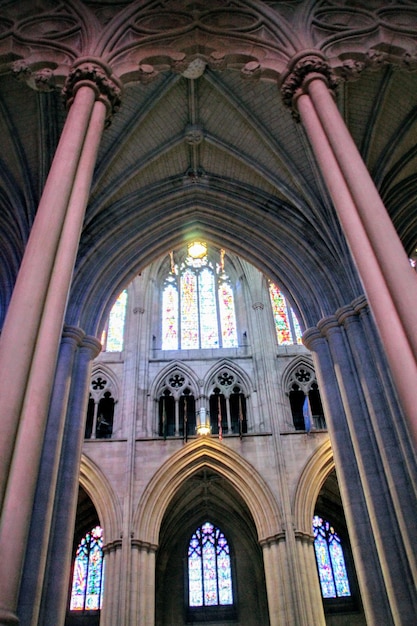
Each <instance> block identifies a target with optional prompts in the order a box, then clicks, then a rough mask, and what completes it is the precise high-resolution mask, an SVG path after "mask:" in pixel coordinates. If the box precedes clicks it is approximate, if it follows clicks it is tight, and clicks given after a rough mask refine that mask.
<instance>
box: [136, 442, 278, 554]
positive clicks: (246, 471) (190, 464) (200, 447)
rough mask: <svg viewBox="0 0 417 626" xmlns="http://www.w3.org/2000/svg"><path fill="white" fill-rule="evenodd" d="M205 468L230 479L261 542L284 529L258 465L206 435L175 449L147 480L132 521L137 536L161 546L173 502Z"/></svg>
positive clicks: (274, 501)
mask: <svg viewBox="0 0 417 626" xmlns="http://www.w3.org/2000/svg"><path fill="white" fill-rule="evenodd" d="M205 467H207V468H209V469H211V470H212V471H215V472H216V473H218V474H219V475H220V476H222V477H223V478H225V479H226V480H228V481H229V482H230V483H231V485H232V486H233V487H234V489H235V490H236V492H237V493H238V494H239V495H240V496H241V497H242V498H243V500H244V502H245V503H246V504H247V506H248V509H249V511H250V513H251V515H252V517H253V520H254V523H255V527H256V530H257V534H258V540H259V541H265V540H268V539H271V538H273V537H275V536H277V535H278V534H279V533H281V532H282V521H281V512H280V510H279V507H278V504H277V502H276V500H275V498H274V496H273V494H272V492H271V490H270V489H269V487H268V485H267V484H266V483H265V481H264V480H263V479H262V478H261V477H260V475H259V474H258V472H257V471H256V470H255V468H254V467H253V466H252V465H250V464H249V463H248V462H247V461H245V460H244V459H243V458H242V457H240V456H239V455H238V454H237V453H236V452H234V451H233V450H231V449H229V448H227V447H226V446H225V445H223V444H221V443H219V442H218V441H217V440H214V439H210V438H203V439H196V440H195V441H193V442H190V443H189V444H187V445H186V446H184V447H183V448H182V449H181V450H180V451H178V452H176V453H175V454H174V455H173V456H172V457H171V458H170V459H169V460H168V461H167V462H166V463H164V465H163V466H162V467H161V468H160V469H159V470H158V471H157V472H156V473H155V475H154V476H153V478H152V479H151V480H150V482H149V483H148V485H147V487H146V489H145V492H144V494H143V496H142V498H141V500H140V502H139V505H138V508H137V510H136V513H135V516H134V521H133V528H134V531H135V535H136V536H137V538H138V539H139V540H140V541H142V542H144V543H145V544H149V545H154V546H157V545H158V541H159V530H160V527H161V522H162V519H163V516H164V513H165V511H166V509H167V507H168V505H169V503H170V501H171V500H172V498H173V497H174V495H175V493H176V492H177V491H178V489H179V488H180V486H181V485H182V484H183V482H184V480H186V479H187V478H189V477H190V476H192V475H193V474H195V473H196V472H198V471H199V470H201V469H203V468H205Z"/></svg>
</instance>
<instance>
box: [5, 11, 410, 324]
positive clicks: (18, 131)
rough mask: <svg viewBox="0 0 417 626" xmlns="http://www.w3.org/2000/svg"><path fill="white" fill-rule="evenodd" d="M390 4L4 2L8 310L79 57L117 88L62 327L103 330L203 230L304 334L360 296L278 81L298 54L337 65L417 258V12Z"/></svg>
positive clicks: (355, 131) (374, 167)
mask: <svg viewBox="0 0 417 626" xmlns="http://www.w3.org/2000/svg"><path fill="white" fill-rule="evenodd" d="M364 4H366V8H364V7H363V6H362V5H364ZM386 4H387V6H385V3H384V2H380V1H378V0H374V1H371V0H370V1H369V2H367V3H361V2H357V3H351V2H349V3H346V2H343V1H342V0H334V1H333V2H331V1H329V2H312V1H308V0H288V1H286V2H255V1H253V0H246V1H245V2H240V1H237V0H236V1H234V2H232V1H230V2H229V1H226V0H217V1H214V2H211V3H210V8H207V5H206V3H203V2H193V3H191V2H180V1H174V2H169V3H167V2H163V1H158V2H157V1H156V0H153V1H141V2H123V1H119V2H116V3H115V2H106V1H104V0H102V1H97V2H95V1H93V0H91V1H89V2H81V0H70V1H68V2H51V1H49V0H43V1H41V2H37V3H35V4H34V3H32V2H29V0H23V1H22V2H19V3H15V2H9V1H7V0H6V1H5V0H3V1H1V2H0V7H1V11H0V12H1V16H2V17H1V18H0V71H1V74H0V137H1V148H0V309H1V317H3V316H4V312H5V309H6V308H7V304H8V301H9V299H10V295H11V291H12V288H13V284H14V281H15V278H16V274H17V271H18V268H19V264H20V262H21V259H22V255H23V253H24V248H25V245H26V242H27V238H28V235H29V232H30V228H31V225H32V223H33V219H34V216H35V214H36V207H37V205H38V202H39V198H40V195H41V192H42V188H43V185H44V182H45V179H46V176H47V173H48V169H49V166H50V163H51V160H52V158H53V154H54V149H55V147H56V145H57V141H58V139H59V136H60V132H61V130H62V127H63V124H64V121H65V116H66V111H65V106H64V104H63V99H62V96H61V93H60V92H61V88H62V86H63V84H64V81H65V78H66V76H67V75H68V73H69V71H70V69H71V66H72V64H73V63H74V61H76V60H77V59H78V58H80V57H85V56H88V57H94V58H100V59H102V60H103V61H105V62H106V63H107V64H108V65H110V67H111V68H112V70H113V73H114V75H115V77H117V79H119V80H120V83H121V85H122V93H121V107H120V109H119V110H118V111H117V112H116V113H115V115H114V116H113V119H112V123H111V125H110V126H109V128H107V129H106V130H105V133H104V136H103V139H102V142H101V147H100V151H99V155H98V161H97V166H96V170H95V174H94V180H93V184H92V190H91V197H90V201H89V203H88V207H87V211H86V217H85V223H84V228H83V232H82V235H81V242H80V249H79V254H78V258H77V263H76V268H75V273H74V282H73V287H72V292H71V296H70V300H69V307H68V312H67V321H68V322H69V323H73V324H74V323H80V324H81V325H82V327H83V328H85V330H87V332H96V329H97V325H99V324H100V323H101V322H102V320H103V317H104V316H105V314H106V311H108V309H109V307H110V305H111V301H112V298H113V297H114V296H115V295H116V294H117V292H118V291H120V289H121V288H122V287H123V286H124V285H125V284H126V283H127V282H128V281H129V280H130V279H131V278H133V276H134V275H135V274H136V273H137V272H138V271H140V270H141V269H142V268H143V267H144V266H145V265H147V264H148V263H150V262H151V261H153V260H155V259H156V258H158V257H159V256H161V255H162V254H166V253H167V251H169V250H170V249H172V248H175V247H176V246H180V245H181V244H183V242H184V241H185V240H187V239H189V238H191V237H193V236H195V235H203V236H204V237H205V238H206V239H207V241H209V242H212V243H214V244H217V245H221V246H223V247H224V248H226V249H228V250H230V251H232V252H234V253H236V254H238V255H241V256H242V257H244V258H245V259H247V260H248V261H250V262H252V263H253V264H255V265H256V266H257V267H258V268H259V269H261V270H262V271H264V272H265V273H266V274H267V275H268V276H270V277H271V278H272V279H274V280H276V281H277V282H279V283H280V284H281V286H282V287H283V289H284V291H285V292H286V293H287V295H289V297H290V299H291V301H292V303H293V304H294V306H295V308H296V310H297V311H298V313H299V314H300V318H301V320H302V323H303V325H304V326H305V327H308V326H309V325H312V324H314V323H315V322H316V321H317V320H318V319H319V318H320V317H322V316H323V315H327V314H331V313H333V312H334V311H335V309H337V308H338V307H340V306H342V305H344V304H347V303H349V302H350V301H351V300H352V299H354V298H355V297H357V296H358V295H359V294H361V292H362V287H361V284H360V281H359V279H358V276H357V273H356V270H355V267H354V265H353V263H352V261H351V258H350V254H349V251H348V248H347V245H346V243H345V240H344V237H343V234H342V232H341V228H340V226H339V224H338V221H337V218H336V215H335V212H334V209H333V207H332V203H331V201H330V199H329V197H328V195H327V193H326V191H325V188H324V185H323V183H322V180H321V177H320V175H319V173H318V168H317V165H316V163H315V160H314V157H313V155H312V152H311V150H310V148H309V145H308V141H307V138H306V136H305V133H304V131H303V128H302V126H301V124H300V123H299V122H298V121H297V120H296V119H295V118H294V116H292V114H291V111H290V110H289V109H288V108H287V107H286V106H285V105H284V104H283V101H282V96H281V94H280V90H279V86H280V82H281V79H282V76H283V74H284V73H285V72H286V71H287V67H288V62H289V60H290V59H291V58H292V57H293V56H294V55H295V54H296V53H297V52H299V51H301V50H305V49H312V48H314V49H316V50H319V51H320V52H321V53H323V54H325V55H326V57H327V58H328V59H329V63H330V65H331V67H332V71H333V73H334V77H335V80H337V81H338V87H337V96H336V97H337V102H338V106H339V108H340V110H341V112H342V114H343V116H344V118H345V121H346V123H347V125H348V127H349V129H350V131H351V133H352V135H353V137H354V139H355V141H356V143H357V145H358V147H359V149H360V151H361V153H362V155H363V158H364V160H365V162H366V163H367V165H368V168H369V170H370V172H371V174H372V176H373V178H374V180H375V182H376V184H377V186H378V188H379V190H380V193H381V195H382V197H383V200H384V201H385V204H386V207H387V209H388V211H389V213H390V215H391V217H392V220H393V222H394V224H395V227H396V229H397V232H398V233H399V235H400V237H401V239H402V241H403V244H404V247H405V248H406V250H407V253H408V254H410V255H411V254H412V252H413V250H414V249H415V246H416V243H417V223H416V211H415V209H414V204H415V198H416V191H417V177H416V163H417V147H416V144H417V141H416V139H417V103H416V94H417V74H416V73H415V71H414V70H415V69H417V55H416V53H417V49H416V34H417V10H416V9H415V3H414V2H412V1H410V2H409V3H407V2H403V3H402V4H401V7H396V6H395V5H392V4H390V3H386ZM51 211H53V207H51ZM0 321H1V320H0Z"/></svg>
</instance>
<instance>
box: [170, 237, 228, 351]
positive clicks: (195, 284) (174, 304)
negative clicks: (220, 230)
mask: <svg viewBox="0 0 417 626" xmlns="http://www.w3.org/2000/svg"><path fill="white" fill-rule="evenodd" d="M170 268H171V269H170V273H169V275H168V276H167V277H166V278H165V281H164V285H163V290H162V349H163V350H178V349H182V350H187V349H199V348H232V347H237V345H238V341H237V326H236V314H235V305H234V294H233V287H232V284H231V281H230V278H229V276H228V275H227V274H226V273H225V270H224V251H220V253H219V252H216V251H214V250H212V251H211V252H210V253H209V252H208V251H207V249H206V253H205V254H203V255H202V256H199V257H198V258H194V257H192V256H191V255H188V256H187V257H186V258H185V259H184V260H183V261H182V262H180V263H178V264H176V263H175V262H174V254H173V253H171V263H170Z"/></svg>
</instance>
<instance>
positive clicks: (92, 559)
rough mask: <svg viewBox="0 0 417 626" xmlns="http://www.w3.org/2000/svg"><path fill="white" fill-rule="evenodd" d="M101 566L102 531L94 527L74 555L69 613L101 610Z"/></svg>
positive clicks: (98, 527)
mask: <svg viewBox="0 0 417 626" xmlns="http://www.w3.org/2000/svg"><path fill="white" fill-rule="evenodd" d="M103 564H104V562H103V530H102V528H100V526H96V527H95V528H93V529H92V530H91V532H89V533H87V534H86V535H85V537H84V538H83V539H82V540H81V542H80V544H79V546H78V549H77V552H76V555H75V561H74V573H73V578H72V589H71V600H70V610H71V611H97V610H98V609H101V602H102V588H103Z"/></svg>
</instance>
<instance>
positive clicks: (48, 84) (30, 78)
mask: <svg viewBox="0 0 417 626" xmlns="http://www.w3.org/2000/svg"><path fill="white" fill-rule="evenodd" d="M12 72H13V74H14V76H15V77H16V78H17V79H18V80H22V81H25V82H26V83H27V84H28V85H29V87H31V88H32V89H34V90H35V91H44V92H48V91H53V90H54V89H55V88H56V81H55V74H54V71H53V70H52V69H51V68H49V67H43V68H41V69H38V70H36V71H33V70H32V68H31V66H30V65H29V64H28V63H27V62H26V61H25V60H23V59H19V60H18V61H15V62H14V63H13V64H12Z"/></svg>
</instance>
